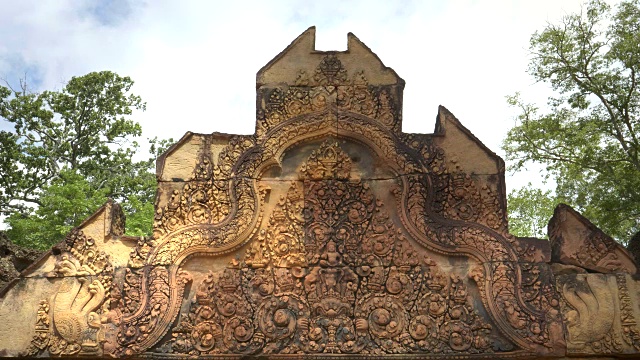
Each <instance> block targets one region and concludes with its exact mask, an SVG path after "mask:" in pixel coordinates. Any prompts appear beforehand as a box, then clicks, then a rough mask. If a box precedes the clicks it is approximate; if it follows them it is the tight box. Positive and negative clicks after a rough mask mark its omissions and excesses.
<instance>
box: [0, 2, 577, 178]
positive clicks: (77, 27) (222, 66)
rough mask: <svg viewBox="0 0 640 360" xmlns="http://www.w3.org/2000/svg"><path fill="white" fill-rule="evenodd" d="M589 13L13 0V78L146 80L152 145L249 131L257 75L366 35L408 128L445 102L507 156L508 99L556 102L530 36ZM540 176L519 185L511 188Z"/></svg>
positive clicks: (4, 37)
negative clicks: (535, 62)
mask: <svg viewBox="0 0 640 360" xmlns="http://www.w3.org/2000/svg"><path fill="white" fill-rule="evenodd" d="M580 4H581V2H580V1H577V0H538V1H529V0H518V1H516V0H513V1H506V0H505V1H498V0H485V1H472V0H451V1H444V0H443V1H373V0H357V1H349V0H341V1H299V0H298V1H293V0H285V1H254V2H250V1H247V2H242V1H162V0H160V1H157V0H154V1H151V0H149V1H139V0H108V1H102V2H98V1H95V2H94V1H70V0H66V1H65V0H59V1H35V0H22V1H14V0H0V9H2V11H0V78H4V79H8V80H9V81H10V82H14V83H15V82H16V81H17V79H19V78H20V77H22V76H23V75H24V74H25V73H26V74H27V77H28V80H29V83H30V84H31V85H32V87H33V88H34V90H36V91H37V90H44V89H56V88H60V87H62V86H63V84H64V83H65V82H66V81H67V80H69V79H70V78H71V77H72V76H77V75H83V74H86V73H88V72H91V71H100V70H112V71H115V72H117V73H119V74H120V75H127V76H130V77H131V78H132V79H133V80H134V81H136V85H135V86H134V92H135V93H137V94H138V95H141V96H142V97H143V99H144V100H145V101H146V102H147V111H146V112H145V113H139V114H136V120H138V121H139V122H140V123H141V124H142V127H143V129H144V136H145V137H154V136H159V137H161V138H166V137H173V138H174V139H178V138H180V137H181V136H182V134H183V133H184V132H186V131H188V130H190V131H194V132H203V133H210V132H213V131H220V132H226V133H240V134H248V133H252V132H253V129H254V121H255V119H254V118H255V73H256V72H257V71H258V69H260V68H261V67H262V66H263V65H264V64H266V63H267V62H268V61H269V60H270V59H271V58H273V57H274V56H275V55H276V54H278V53H279V52H280V51H281V50H282V49H284V48H285V47H286V46H287V45H288V44H289V43H290V42H291V41H292V40H293V39H294V38H295V37H297V36H298V35H299V34H300V33H302V32H303V31H304V30H305V29H307V28H308V27H309V26H312V25H315V26H316V27H317V43H316V48H317V49H318V50H345V49H346V44H347V33H348V32H353V33H354V34H356V36H358V37H359V38H360V40H362V41H363V42H364V43H366V44H367V45H368V46H369V47H370V48H371V49H372V50H373V51H374V52H375V53H377V54H378V56H379V57H380V59H382V61H383V62H384V63H385V65H387V66H390V67H392V68H394V69H395V70H396V72H397V73H398V74H399V75H400V76H401V77H402V78H403V79H404V80H405V81H406V83H407V85H406V88H405V95H404V99H405V105H404V131H406V132H422V133H428V132H431V131H432V130H433V127H434V122H435V116H436V111H437V107H438V105H439V104H442V105H444V106H446V107H447V108H448V109H449V110H450V111H451V112H453V113H454V114H455V115H456V116H457V117H458V118H459V119H460V120H461V122H462V123H463V124H464V125H465V126H467V127H468V128H469V129H470V130H471V131H472V132H473V133H474V134H475V135H476V136H477V137H478V138H480V139H481V140H482V141H483V142H484V143H485V144H486V145H487V146H489V147H490V148H491V149H493V150H494V151H496V152H497V153H498V154H501V155H502V151H501V150H500V143H501V141H502V139H503V138H504V136H505V134H506V132H507V130H508V129H509V128H510V127H511V126H513V117H514V115H515V110H513V109H510V108H509V107H508V105H507V103H506V101H505V96H506V95H510V94H513V93H514V92H516V91H520V92H522V96H523V98H524V99H525V100H529V101H532V102H538V103H541V104H543V103H544V102H545V99H546V96H547V95H548V94H549V92H548V89H547V88H546V86H544V85H540V84H534V82H533V80H532V79H531V78H530V77H529V76H528V75H527V74H526V68H527V58H528V52H527V48H528V41H529V38H530V36H531V34H532V33H533V32H534V31H536V30H541V29H542V28H543V27H544V26H545V24H546V23H547V22H557V21H558V20H559V19H560V18H561V17H562V16H564V15H566V14H568V13H572V12H576V11H579V9H580ZM0 122H1V121H0ZM0 128H3V124H1V123H0ZM4 128H6V124H4ZM537 176H538V175H534V176H532V175H531V174H528V175H527V174H520V175H514V176H513V177H512V178H511V179H508V180H507V186H508V188H509V189H510V188H513V187H517V186H520V185H523V184H524V183H526V182H527V181H530V180H535V178H536V177H537ZM534 182H535V181H534Z"/></svg>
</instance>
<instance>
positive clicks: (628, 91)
mask: <svg viewBox="0 0 640 360" xmlns="http://www.w3.org/2000/svg"><path fill="white" fill-rule="evenodd" d="M530 51H531V55H532V57H531V60H530V63H529V73H530V74H531V75H532V76H533V77H534V78H535V79H536V81H539V82H544V83H547V84H549V85H551V88H552V89H553V90H554V95H553V96H552V97H550V98H549V101H548V104H547V106H546V109H545V110H544V111H543V110H541V108H540V107H538V106H535V105H532V104H527V103H526V102H524V101H523V100H522V99H521V98H520V96H519V95H515V96H512V97H508V102H509V103H510V104H511V105H513V106H515V107H517V108H519V110H520V115H519V116H518V117H517V123H516V126H515V127H514V128H512V129H511V130H510V131H509V133H508V135H507V137H506V139H505V141H504V144H503V148H504V150H505V151H506V153H507V160H508V161H510V162H512V164H513V165H512V166H511V168H512V169H515V170H520V169H525V168H526V167H527V165H528V164H529V163H530V162H537V163H541V164H544V165H545V166H546V169H547V171H548V176H549V177H550V178H551V179H552V180H553V182H555V183H556V189H555V193H556V196H557V197H559V198H562V199H563V200H564V201H566V202H568V203H569V204H570V205H571V206H573V207H575V208H576V209H578V210H579V211H581V212H583V213H584V215H585V216H587V217H588V218H590V219H591V220H592V221H593V222H594V223H595V224H596V225H598V226H599V227H601V228H602V229H603V230H605V231H606V232H608V233H609V234H611V235H612V236H614V237H615V238H617V239H619V240H622V241H626V240H628V239H629V238H630V237H631V235H632V234H633V233H634V232H637V231H638V230H640V140H639V137H640V134H639V133H638V130H639V129H640V123H639V122H640V113H639V110H640V91H639V90H638V83H639V82H640V1H639V0H629V1H623V2H621V3H620V4H619V5H618V6H617V7H616V8H615V9H612V8H611V7H610V6H609V5H607V4H606V3H604V2H603V1H597V0H596V1H591V2H589V3H587V4H586V5H585V6H584V7H583V9H582V12H581V13H578V14H571V15H568V16H566V17H564V18H563V19H562V21H561V22H560V23H559V24H548V25H547V27H546V28H545V29H544V30H542V31H541V32H536V33H534V34H533V36H532V37H531V44H530ZM535 195H536V196H537V195H539V194H535ZM514 196H515V195H514V194H512V198H513V197H514ZM536 196H534V197H533V198H531V201H535V198H536ZM547 212H548V211H547Z"/></svg>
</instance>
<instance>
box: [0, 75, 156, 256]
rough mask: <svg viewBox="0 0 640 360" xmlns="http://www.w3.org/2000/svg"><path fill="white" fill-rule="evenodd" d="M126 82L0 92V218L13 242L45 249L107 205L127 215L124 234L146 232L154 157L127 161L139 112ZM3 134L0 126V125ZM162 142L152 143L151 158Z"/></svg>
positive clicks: (79, 80)
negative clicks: (113, 203) (0, 127)
mask: <svg viewBox="0 0 640 360" xmlns="http://www.w3.org/2000/svg"><path fill="white" fill-rule="evenodd" d="M132 86H133V81H132V80H131V79H130V78H129V77H121V76H119V75H117V74H115V73H113V72H109V71H102V72H93V73H89V74H87V75H84V76H79V77H73V78H72V79H71V80H70V81H69V82H68V83H67V84H66V85H65V86H64V88H63V89H61V90H60V91H43V92H42V93H32V92H30V91H29V89H28V88H27V86H26V82H21V86H20V89H13V88H11V87H10V86H9V84H7V86H0V121H1V122H4V123H5V125H7V124H8V125H9V127H11V125H12V127H13V130H11V131H5V130H3V131H0V145H1V147H0V173H1V174H2V176H0V214H1V215H5V216H7V219H6V222H7V223H8V225H9V226H10V229H9V230H8V235H9V237H10V238H11V239H12V240H13V241H14V242H16V243H19V244H21V245H27V246H31V247H37V248H46V247H49V246H50V245H52V244H54V243H56V242H58V241H59V240H60V239H61V238H62V237H64V235H65V234H66V233H67V232H68V231H69V230H70V229H71V228H73V227H74V226H77V225H78V224H79V223H80V222H81V221H82V220H83V219H85V218H86V217H87V216H88V215H90V214H91V213H93V212H94V211H96V210H97V209H98V208H99V207H100V206H101V205H102V204H103V203H104V202H105V201H106V200H107V198H113V199H114V200H116V201H118V202H121V203H122V204H123V207H124V209H125V212H128V217H127V220H128V225H127V230H128V232H129V233H130V234H131V235H146V234H149V233H150V231H151V221H152V219H153V199H154V196H155V187H156V180H155V175H154V174H153V173H152V172H151V170H152V169H153V166H154V158H155V156H153V157H151V158H149V159H146V160H141V161H134V160H133V158H134V155H135V154H136V153H137V152H138V151H139V147H140V146H139V144H138V143H137V142H136V141H133V139H134V138H135V137H139V136H140V135H141V132H142V129H141V127H140V125H139V124H138V123H136V122H134V121H133V120H131V115H132V114H133V111H134V110H141V111H143V110H145V103H144V102H143V101H142V99H141V98H140V97H139V96H137V95H134V94H132V93H131V87H132ZM3 127H6V126H3ZM166 143H167V142H165V141H158V140H157V139H154V140H151V152H152V154H153V155H156V154H157V153H159V152H160V151H161V148H162V147H163V146H166Z"/></svg>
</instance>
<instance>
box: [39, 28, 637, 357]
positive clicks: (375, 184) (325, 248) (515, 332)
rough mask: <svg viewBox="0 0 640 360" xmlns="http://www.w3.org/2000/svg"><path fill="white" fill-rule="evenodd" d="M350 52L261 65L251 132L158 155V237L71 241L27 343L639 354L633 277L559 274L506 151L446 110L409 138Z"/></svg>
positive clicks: (382, 76)
mask: <svg viewBox="0 0 640 360" xmlns="http://www.w3.org/2000/svg"><path fill="white" fill-rule="evenodd" d="M302 42H304V41H302ZM296 46H300V43H299V42H298V40H296V42H294V43H293V44H292V47H296ZM349 46H350V48H351V47H354V48H353V49H352V50H353V52H345V53H340V52H329V53H320V52H312V53H311V54H310V55H309V56H308V58H306V59H305V58H303V57H301V55H300V53H296V54H297V55H296V56H295V57H294V58H290V59H288V58H287V57H288V56H289V55H288V54H287V52H286V51H285V53H283V54H282V55H280V56H279V57H278V58H276V59H274V61H273V62H271V63H270V64H269V65H268V66H267V67H265V69H263V70H261V72H260V73H259V74H258V78H259V83H258V85H259V87H258V102H257V104H258V114H257V125H256V134H255V135H237V136H232V135H224V134H213V135H198V134H191V135H189V136H186V137H185V138H183V140H181V143H180V144H178V145H176V146H175V147H173V148H172V150H170V151H171V154H170V155H171V156H174V158H173V159H174V160H172V161H174V165H175V164H178V163H180V162H179V161H178V160H185V161H184V166H183V164H182V163H180V166H182V167H181V168H180V169H179V170H175V168H176V166H174V170H171V171H174V172H175V173H176V174H178V173H179V175H176V176H170V175H169V173H170V171H169V170H166V171H169V173H163V171H165V168H164V167H162V166H160V170H159V175H158V178H159V179H162V181H161V182H160V184H159V192H158V201H157V208H156V213H155V218H154V234H153V236H152V237H142V238H139V239H138V241H137V244H132V245H131V246H130V247H133V248H132V249H131V253H130V259H129V264H128V267H125V268H119V269H116V270H115V271H114V270H113V269H112V268H111V266H110V264H109V259H108V258H107V257H106V256H105V255H104V254H102V253H100V252H99V251H96V248H95V241H94V240H93V239H91V238H90V237H88V236H85V235H84V234H83V233H81V232H79V231H75V232H73V233H72V234H70V236H69V237H68V239H67V242H66V245H65V246H63V247H62V248H60V249H58V250H60V252H59V254H57V261H56V263H55V266H54V269H53V271H50V272H49V273H47V274H45V275H48V276H50V277H55V279H54V281H57V282H59V283H60V289H61V291H60V292H59V293H58V294H56V295H52V296H51V297H50V298H48V299H46V300H45V301H43V302H42V303H41V304H40V308H39V310H38V315H37V322H36V336H35V337H34V338H33V339H32V341H31V345H30V347H29V349H28V351H27V353H28V355H29V356H36V355H39V354H41V353H43V352H45V351H48V352H49V354H50V355H51V354H55V355H71V354H91V353H93V354H100V355H104V356H114V357H124V356H149V357H152V358H153V357H226V356H239V357H244V356H265V357H270V356H272V357H278V356H281V355H284V354H290V355H292V356H314V354H315V355H317V356H321V357H325V356H331V355H338V356H354V355H362V356H387V355H390V356H408V355H409V354H411V356H426V357H438V356H443V357H451V358H467V357H483V358H489V357H506V358H513V357H519V356H525V357H535V356H541V357H545V358H551V357H554V356H564V355H565V354H566V353H567V351H568V353H569V354H570V355H582V354H584V355H593V354H632V353H634V351H635V352H637V351H640V331H639V330H638V325H637V320H636V318H637V316H638V315H637V313H638V309H637V307H638V301H637V294H638V287H637V284H636V283H635V281H634V280H632V278H631V277H630V276H628V275H622V274H616V275H610V276H601V275H599V274H581V275H575V274H573V275H571V274H569V275H567V273H561V274H557V276H558V278H557V280H556V279H554V274H553V273H552V269H556V270H557V268H554V267H551V266H549V264H548V263H547V262H548V261H549V257H550V256H549V255H548V253H549V251H548V249H549V246H547V247H546V248H545V249H546V250H545V249H542V245H540V244H541V241H542V240H535V239H528V240H527V239H520V238H516V237H514V236H512V235H510V234H509V233H508V228H507V221H506V214H505V211H506V201H505V198H504V196H505V194H504V181H503V175H504V164H503V163H502V161H501V160H500V159H499V158H498V157H497V156H495V154H493V153H490V152H489V151H488V150H486V149H485V148H484V147H483V146H482V145H481V144H479V142H478V140H477V139H475V137H473V135H471V134H470V133H469V132H468V130H466V129H464V127H463V126H462V125H460V123H459V122H458V121H457V119H455V118H453V115H451V114H450V113H448V111H446V109H444V108H441V109H440V113H439V116H438V120H437V124H436V133H435V134H431V135H420V134H404V133H402V132H401V131H400V129H401V95H402V94H401V90H402V86H403V84H404V82H403V81H402V80H401V79H400V78H398V77H397V75H395V73H393V71H392V70H390V69H388V68H386V67H384V66H383V65H382V64H381V63H379V61H378V60H377V58H375V56H373V54H371V53H370V52H369V50H368V49H366V47H364V46H363V45H362V44H361V43H359V41H357V39H354V38H350V45H349ZM363 52H365V53H367V54H370V55H367V56H366V57H365V58H366V60H367V61H361V60H359V59H355V58H350V56H352V55H353V56H356V55H357V54H360V55H357V56H361V54H362V53H363ZM354 54H356V55H354ZM296 66H298V67H299V69H300V71H299V72H297V73H295V72H294V73H293V74H292V73H291V71H292V70H295V67H296ZM276 68H277V69H276ZM295 74H297V78H295ZM294 78H295V80H294ZM461 149H462V150H461ZM181 151H182V152H181ZM173 152H175V154H174V153H173ZM452 154H453V155H452ZM166 156H169V155H166ZM166 156H165V158H166ZM165 158H161V160H160V162H162V161H164V160H163V159H165ZM165 160H166V159H165ZM186 160H188V161H186ZM191 167H192V169H191ZM172 174H173V173H172ZM112 217H113V218H114V220H113V221H112V223H111V225H110V226H112V227H113V226H115V227H116V229H115V230H114V229H112V230H111V233H112V235H115V236H119V235H121V234H122V232H121V231H120V230H119V229H120V228H121V227H122V226H121V225H119V224H120V223H124V220H122V221H121V222H120V220H118V219H119V218H118V216H112ZM563 226H564V225H563ZM551 228H552V233H551V240H552V241H554V239H556V240H557V239H559V238H560V237H562V239H568V237H567V236H566V234H568V233H567V232H566V231H565V232H563V231H564V230H566V229H564V228H561V226H556V227H554V226H552V227H551ZM563 229H564V230H563ZM591 230H593V229H591ZM584 239H586V240H585V241H584V242H583V243H584V244H585V251H584V254H586V255H584V254H583V253H582V252H577V251H573V252H571V254H573V255H572V256H573V257H572V256H567V257H566V258H567V259H570V260H571V261H574V262H578V263H579V264H578V265H580V266H584V267H586V268H589V269H590V270H592V271H600V270H602V269H605V270H606V271H621V270H623V271H628V272H634V269H635V267H632V266H631V265H630V264H631V263H629V262H626V258H625V257H624V256H625V252H624V251H621V250H620V251H619V249H618V247H617V246H615V244H614V243H612V241H613V240H611V239H610V238H607V237H606V236H604V234H601V233H598V232H597V231H592V232H591V235H589V236H587V237H584ZM129 240H133V241H135V239H129ZM574 250H575V249H574ZM111 254H113V252H111ZM603 254H604V255H603ZM611 254H614V255H615V256H612V255H611ZM563 259H564V258H563ZM125 260H126V259H125ZM563 261H564V260H563ZM567 261H569V260H567ZM616 261H618V262H620V263H618V262H616ZM114 263H115V262H114ZM634 266H635V265H634ZM185 269H188V270H189V272H187V271H186V270H185ZM565 270H566V269H565ZM567 271H568V270H567ZM60 277H63V278H64V279H59V278H60ZM112 279H113V283H114V285H111V282H112ZM192 282H193V284H192V285H189V284H191V283H192ZM563 315H564V317H563ZM563 319H564V321H565V324H566V331H567V332H566V336H565V333H564V330H563V324H562V321H563ZM565 339H566V340H567V341H568V344H567V345H566V346H565V343H564V341H565Z"/></svg>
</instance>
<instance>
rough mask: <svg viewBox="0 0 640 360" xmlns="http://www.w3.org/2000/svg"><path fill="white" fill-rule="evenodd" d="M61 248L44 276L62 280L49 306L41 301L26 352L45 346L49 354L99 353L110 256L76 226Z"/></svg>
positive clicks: (34, 352)
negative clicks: (52, 268) (29, 345)
mask: <svg viewBox="0 0 640 360" xmlns="http://www.w3.org/2000/svg"><path fill="white" fill-rule="evenodd" d="M60 250H62V253H61V254H60V255H58V257H57V261H56V263H55V265H54V270H53V271H52V272H50V273H48V274H47V275H49V276H53V277H63V279H61V280H59V281H60V285H59V287H58V290H57V293H56V294H55V295H54V296H53V299H52V301H51V305H49V304H50V303H49V301H48V300H43V301H41V302H40V308H39V310H38V316H37V321H36V336H35V337H34V339H33V341H32V347H31V348H30V349H29V350H28V353H29V354H30V355H35V354H37V353H38V352H39V351H41V350H45V349H47V350H48V351H49V353H50V354H51V355H71V354H77V353H81V354H99V353H100V352H101V349H100V340H101V337H102V333H101V324H100V317H101V314H102V313H103V312H104V309H103V306H105V299H106V298H107V297H108V296H109V291H110V288H111V282H112V275H111V274H112V271H113V269H112V267H111V264H110V262H109V258H108V256H107V255H106V254H105V253H104V252H101V251H98V250H97V247H96V244H95V240H94V239H93V238H91V237H89V236H86V235H85V234H84V233H83V232H82V231H80V230H78V229H74V230H72V231H71V232H70V233H69V235H68V236H67V237H66V238H65V241H64V246H61V249H60Z"/></svg>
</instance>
